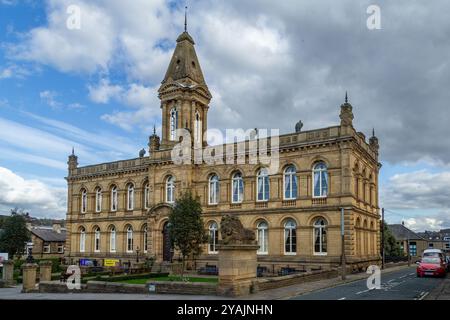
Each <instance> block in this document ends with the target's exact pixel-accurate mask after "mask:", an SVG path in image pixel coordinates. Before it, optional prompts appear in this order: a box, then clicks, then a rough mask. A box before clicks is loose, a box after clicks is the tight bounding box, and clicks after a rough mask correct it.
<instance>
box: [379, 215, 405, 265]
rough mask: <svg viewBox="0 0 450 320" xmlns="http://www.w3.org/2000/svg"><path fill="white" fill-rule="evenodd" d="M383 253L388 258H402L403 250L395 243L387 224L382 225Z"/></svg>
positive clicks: (395, 240)
mask: <svg viewBox="0 0 450 320" xmlns="http://www.w3.org/2000/svg"><path fill="white" fill-rule="evenodd" d="M383 228H384V253H385V255H386V256H390V257H402V256H403V255H404V252H403V250H402V249H401V247H400V245H399V244H398V243H397V239H395V237H394V235H393V234H392V232H391V230H390V229H389V228H388V226H387V223H386V222H385V223H384V226H383Z"/></svg>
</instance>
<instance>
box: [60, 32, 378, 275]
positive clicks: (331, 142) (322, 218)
mask: <svg viewBox="0 0 450 320" xmlns="http://www.w3.org/2000/svg"><path fill="white" fill-rule="evenodd" d="M158 94H159V99H160V100H161V105H160V107H161V112H162V136H161V137H159V136H158V135H157V134H156V132H153V134H152V135H151V136H150V137H149V155H148V156H144V155H143V154H142V153H141V157H139V158H136V159H129V160H121V161H116V162H111V163H103V164H97V165H91V166H85V167H79V166H78V158H77V156H76V155H75V154H74V153H73V152H72V155H70V156H69V161H68V170H69V172H68V177H67V181H68V202H67V203H68V209H67V231H68V232H67V244H66V246H67V249H68V250H67V252H66V256H67V258H69V259H70V260H72V261H77V260H79V259H80V258H90V259H97V260H98V261H102V259H119V260H121V261H122V262H123V261H129V260H134V259H136V258H137V257H138V256H140V257H141V259H142V258H143V257H144V256H145V257H154V258H155V259H156V261H159V262H163V261H170V260H172V259H174V258H175V259H176V258H177V254H176V253H175V254H174V253H173V251H171V246H170V243H169V235H168V231H167V220H168V214H169V212H170V209H171V207H172V206H173V203H174V201H175V200H176V198H177V196H179V195H180V194H181V193H182V192H183V191H186V190H191V191H192V192H193V193H194V194H195V196H197V197H198V199H199V200H200V202H201V204H202V206H203V217H204V223H205V228H206V229H207V230H208V232H209V234H210V243H209V244H208V245H205V250H204V252H203V254H202V255H201V256H200V257H198V259H197V260H196V265H197V267H199V266H201V265H204V264H206V263H209V264H216V261H217V254H218V252H217V249H216V244H217V241H218V240H220V235H219V232H218V231H219V230H218V227H219V225H220V220H221V217H222V216H223V215H224V214H226V213H230V214H233V215H237V216H238V217H239V218H240V220H241V221H242V223H243V225H244V226H245V227H246V228H251V229H253V230H255V231H256V234H257V239H258V244H259V245H260V248H259V250H258V263H259V264H260V265H261V266H267V267H269V268H270V269H273V268H279V267H283V266H286V265H289V266H290V267H295V266H306V267H307V268H310V267H314V266H315V267H317V266H321V267H324V268H328V267H331V266H337V265H339V264H340V261H341V255H342V245H341V208H345V210H344V217H345V218H344V230H345V244H344V249H345V254H346V260H347V262H348V263H349V264H350V265H352V266H354V267H355V268H356V267H362V266H366V265H368V264H376V263H378V262H379V261H380V256H379V252H380V250H379V243H380V232H379V230H380V221H379V220H380V219H379V218H380V216H379V206H378V174H379V169H380V167H381V165H380V163H379V162H378V150H379V145H378V139H377V138H376V137H375V135H374V134H373V136H372V137H371V138H370V139H369V140H368V141H367V140H366V137H365V136H364V134H363V133H361V132H358V131H356V130H355V128H354V127H353V107H352V105H351V104H350V103H349V102H348V100H347V97H346V99H345V102H344V103H343V104H342V105H341V106H340V115H339V117H340V123H339V124H337V125H335V126H331V127H326V128H320V129H317V130H310V131H302V130H301V129H302V123H301V122H299V123H298V124H297V125H296V126H295V130H293V132H292V133H289V134H283V135H279V136H277V137H271V138H270V139H269V140H270V141H269V142H270V143H273V141H272V140H273V139H275V138H277V139H278V141H279V148H278V149H277V150H274V149H270V154H271V155H272V153H273V154H274V155H275V154H276V155H277V156H279V166H278V167H277V169H276V170H275V171H272V170H270V171H269V170H268V168H267V167H266V166H265V165H264V164H262V162H261V161H256V162H251V161H249V159H250V156H251V153H252V152H254V149H252V148H253V147H251V145H250V143H249V141H247V142H239V143H236V142H235V143H229V144H226V145H224V146H223V147H224V148H225V150H227V153H226V156H223V160H224V162H225V163H223V164H220V163H219V164H218V163H215V164H214V165H211V164H208V163H205V162H203V163H200V164H199V163H195V162H194V161H189V162H188V163H187V162H184V163H182V164H177V163H176V161H175V162H174V160H173V158H172V151H173V150H174V148H175V146H176V145H177V144H178V143H179V141H180V139H179V136H178V133H177V131H176V129H181V128H185V129H187V132H189V133H190V134H192V135H193V143H191V144H190V147H189V152H188V153H189V154H190V155H192V154H196V152H198V151H199V150H200V151H202V149H204V150H207V149H208V147H209V146H208V145H207V144H206V142H204V141H205V137H204V135H205V132H206V130H207V129H208V126H207V124H208V120H207V119H208V111H209V107H210V101H211V99H212V96H211V93H210V91H209V89H208V86H207V84H206V82H205V79H204V76H203V73H202V70H201V67H200V63H199V61H198V58H197V55H196V51H195V47H194V40H193V39H192V37H191V36H190V35H189V34H188V33H187V32H186V31H185V32H183V33H182V34H181V35H180V36H179V37H178V39H177V44H176V48H175V51H174V53H173V57H172V59H171V61H170V64H169V67H168V69H167V72H166V74H165V76H164V79H163V81H162V84H161V86H160V88H159V91H158ZM212 111H213V110H212ZM213 112H214V111H213ZM338 112H339V109H338V108H337V110H336V118H337V116H338ZM289 125H290V126H291V125H292V128H293V129H294V125H295V124H289ZM257 135H258V133H257V131H256V130H255V131H253V137H255V136H257ZM188 145H189V143H188ZM240 147H243V149H240ZM211 155H214V151H213V152H212V153H211ZM219 158H221V159H222V156H220V157H219ZM230 159H231V160H236V159H241V160H244V161H243V162H244V163H241V164H238V163H236V162H237V161H235V162H234V163H232V164H230V162H228V161H225V160H230ZM231 162H233V161H231Z"/></svg>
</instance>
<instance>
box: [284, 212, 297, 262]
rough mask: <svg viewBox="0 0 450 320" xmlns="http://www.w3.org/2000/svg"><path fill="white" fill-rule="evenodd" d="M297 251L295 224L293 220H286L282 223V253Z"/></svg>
mask: <svg viewBox="0 0 450 320" xmlns="http://www.w3.org/2000/svg"><path fill="white" fill-rule="evenodd" d="M296 252H297V224H296V223H295V221H294V220H288V221H286V223H285V224H284V253H285V254H295V253H296Z"/></svg>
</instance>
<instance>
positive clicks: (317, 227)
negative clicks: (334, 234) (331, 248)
mask: <svg viewBox="0 0 450 320" xmlns="http://www.w3.org/2000/svg"><path fill="white" fill-rule="evenodd" d="M314 254H316V255H326V254H327V222H326V221H325V219H323V218H318V219H317V220H316V221H315V222H314Z"/></svg>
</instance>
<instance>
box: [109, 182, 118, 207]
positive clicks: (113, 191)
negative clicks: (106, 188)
mask: <svg viewBox="0 0 450 320" xmlns="http://www.w3.org/2000/svg"><path fill="white" fill-rule="evenodd" d="M117 199H118V197H117V186H113V187H112V188H111V211H117Z"/></svg>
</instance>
